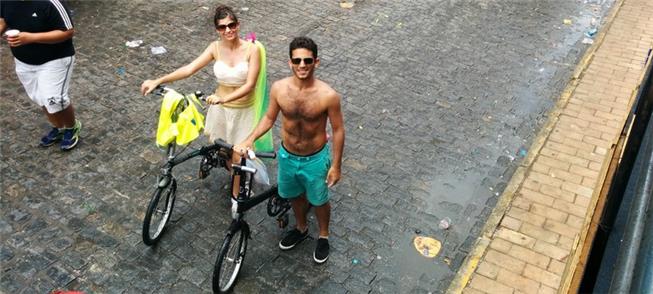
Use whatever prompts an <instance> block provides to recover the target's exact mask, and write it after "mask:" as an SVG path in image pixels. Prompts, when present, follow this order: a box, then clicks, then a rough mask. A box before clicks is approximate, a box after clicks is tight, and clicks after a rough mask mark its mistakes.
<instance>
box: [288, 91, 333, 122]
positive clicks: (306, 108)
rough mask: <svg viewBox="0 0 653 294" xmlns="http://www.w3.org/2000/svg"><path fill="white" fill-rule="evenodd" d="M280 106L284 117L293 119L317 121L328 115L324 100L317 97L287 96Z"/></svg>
mask: <svg viewBox="0 0 653 294" xmlns="http://www.w3.org/2000/svg"><path fill="white" fill-rule="evenodd" d="M279 106H280V107H281V112H283V114H284V116H286V117H288V118H293V119H304V120H316V119H319V118H320V117H322V116H324V115H325V114H326V109H325V107H324V106H323V103H322V99H321V98H319V97H318V96H317V95H308V96H299V95H298V96H295V97H293V96H291V95H286V98H285V99H283V101H280V103H279Z"/></svg>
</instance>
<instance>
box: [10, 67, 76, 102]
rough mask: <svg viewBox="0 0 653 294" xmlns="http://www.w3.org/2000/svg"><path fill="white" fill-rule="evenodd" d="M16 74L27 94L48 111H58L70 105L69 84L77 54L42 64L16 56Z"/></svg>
mask: <svg viewBox="0 0 653 294" xmlns="http://www.w3.org/2000/svg"><path fill="white" fill-rule="evenodd" d="M14 61H15V62H16V75H17V76H18V79H19V80H20V82H21V83H22V84H23V87H24V88H25V92H27V96H29V98H30V99H32V101H34V102H35V103H36V104H38V105H39V106H42V107H45V109H47V111H48V113H57V112H59V111H62V110H64V109H66V108H67V107H68V106H69V105H70V98H69V97H68V84H70V77H71V75H72V73H73V64H74V63H75V56H68V57H64V58H59V59H55V60H52V61H48V62H46V63H44V64H40V65H32V64H27V63H24V62H22V61H20V60H18V59H16V58H14Z"/></svg>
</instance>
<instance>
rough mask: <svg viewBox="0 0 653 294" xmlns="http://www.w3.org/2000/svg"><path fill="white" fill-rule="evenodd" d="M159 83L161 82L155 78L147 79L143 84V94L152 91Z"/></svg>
mask: <svg viewBox="0 0 653 294" xmlns="http://www.w3.org/2000/svg"><path fill="white" fill-rule="evenodd" d="M158 85H159V82H157V81H155V80H145V81H144V82H143V84H141V94H143V96H145V95H147V94H150V92H152V90H154V89H156V87H157V86H158Z"/></svg>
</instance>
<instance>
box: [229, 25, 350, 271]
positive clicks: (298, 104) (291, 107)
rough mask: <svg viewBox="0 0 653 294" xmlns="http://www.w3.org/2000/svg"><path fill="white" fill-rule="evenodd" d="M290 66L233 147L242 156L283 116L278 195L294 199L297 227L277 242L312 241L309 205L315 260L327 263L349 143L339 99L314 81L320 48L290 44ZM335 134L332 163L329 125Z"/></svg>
mask: <svg viewBox="0 0 653 294" xmlns="http://www.w3.org/2000/svg"><path fill="white" fill-rule="evenodd" d="M289 53H290V60H288V65H289V66H290V68H291V69H292V71H293V76H291V77H287V78H285V79H283V80H280V81H277V82H275V83H274V84H273V85H272V88H271V89H270V102H269V106H268V110H267V112H266V114H265V116H264V117H263V118H262V119H261V121H260V122H259V124H258V126H257V127H256V128H255V129H254V131H252V133H251V134H250V135H249V137H247V139H245V141H243V142H242V143H241V144H239V145H237V146H236V147H234V150H235V151H236V152H234V153H240V154H241V156H242V155H243V154H244V153H245V150H246V149H248V148H251V146H252V143H253V142H254V140H256V138H258V137H259V136H261V135H263V134H265V132H267V131H268V130H269V129H270V128H272V126H273V125H274V122H275V120H276V119H277V114H278V113H279V111H281V115H282V120H281V122H282V125H281V139H282V146H281V147H280V148H279V153H278V155H279V156H278V167H279V171H278V178H277V183H278V186H279V196H281V197H282V198H287V199H291V203H292V208H293V211H294V213H295V220H296V224H297V226H296V228H295V229H293V230H291V231H290V232H288V234H287V235H286V236H285V237H284V238H283V239H282V240H281V241H280V242H279V247H280V248H281V249H282V250H289V249H292V248H293V247H295V245H297V244H298V243H299V242H301V241H302V240H304V239H305V238H306V237H307V236H308V224H307V223H306V214H307V212H308V208H309V206H308V203H310V204H311V205H312V206H314V207H315V214H316V216H317V222H318V225H319V227H320V234H319V237H318V239H317V246H316V248H315V251H314V252H313V260H315V262H317V263H324V262H325V261H326V260H327V258H328V257H329V240H328V238H329V219H330V217H331V205H330V204H329V190H328V188H329V187H331V186H333V185H335V184H336V183H337V182H338V180H340V164H341V162H342V151H343V146H344V142H345V129H344V124H343V119H342V112H341V110H340V95H338V93H336V91H335V90H333V89H332V88H331V87H330V86H329V85H327V84H326V83H324V82H322V81H320V80H318V79H316V78H315V76H314V72H315V69H316V68H317V67H318V66H319V65H320V59H319V58H318V57H317V45H316V44H315V42H313V40H311V39H309V38H306V37H298V38H295V39H294V40H293V41H292V42H291V43H290V50H289ZM327 119H328V121H329V122H330V123H331V129H332V131H333V137H332V138H333V143H332V147H333V153H332V155H333V162H332V161H331V157H330V154H329V153H330V152H329V145H327V133H326V124H327Z"/></svg>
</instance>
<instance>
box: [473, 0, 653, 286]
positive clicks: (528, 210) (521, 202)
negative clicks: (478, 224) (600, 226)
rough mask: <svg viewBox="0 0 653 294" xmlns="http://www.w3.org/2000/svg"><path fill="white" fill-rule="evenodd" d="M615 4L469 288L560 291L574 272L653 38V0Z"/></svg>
mask: <svg viewBox="0 0 653 294" xmlns="http://www.w3.org/2000/svg"><path fill="white" fill-rule="evenodd" d="M615 9H619V10H618V11H617V14H616V16H615V18H614V20H613V23H612V25H611V26H610V27H609V30H608V31H607V33H606V35H605V37H604V39H603V42H602V43H600V44H598V46H599V47H598V48H597V50H596V51H595V52H594V56H593V58H592V59H591V61H590V63H589V65H588V66H587V68H586V70H585V71H584V73H583V74H582V75H581V77H580V80H579V81H578V84H577V87H576V88H575V89H574V91H573V94H572V95H571V97H570V98H569V100H568V103H567V104H566V105H564V106H563V108H562V110H561V111H560V115H559V117H557V122H555V123H554V126H553V129H552V131H551V132H550V133H549V134H548V138H546V141H545V142H544V144H543V146H542V148H541V149H540V151H539V154H538V155H537V156H536V157H535V160H534V161H533V163H532V165H531V166H530V168H529V170H528V172H527V175H526V177H525V178H524V179H523V182H522V183H521V185H520V186H519V188H518V189H517V192H516V193H515V195H514V199H513V200H512V203H511V205H510V206H509V208H508V209H507V211H506V214H505V215H504V217H503V219H502V220H501V222H500V224H499V226H498V227H497V229H496V231H495V232H494V235H493V237H492V240H491V241H490V244H489V247H488V248H487V250H486V253H485V255H484V256H483V258H482V259H481V261H480V262H479V264H478V267H477V268H476V271H475V273H474V274H473V275H472V277H471V280H470V283H469V284H468V285H467V287H466V288H465V289H464V290H463V292H464V293H520V292H523V293H556V292H557V291H558V290H559V289H561V287H562V285H563V283H564V279H565V277H567V275H568V274H567V273H568V272H573V264H572V262H570V261H571V260H572V258H571V257H572V256H573V254H574V252H573V250H574V248H580V247H582V246H581V245H580V244H576V243H577V242H578V240H579V238H580V236H581V233H582V231H583V228H584V226H585V225H586V220H587V219H589V218H586V216H588V215H589V216H591V213H592V212H593V208H594V203H595V199H594V198H595V197H596V196H595V195H596V194H597V193H596V192H597V190H598V189H599V188H600V187H599V186H600V183H601V182H602V181H600V179H601V177H602V176H603V175H604V172H603V170H604V168H603V167H604V166H605V165H607V163H608V161H609V159H610V152H609V150H610V149H611V148H612V145H613V144H615V143H616V140H617V139H618V136H619V134H620V132H621V129H622V128H623V125H624V123H625V119H626V117H627V115H628V111H629V109H630V104H631V102H632V101H631V100H632V97H634V96H633V91H635V90H637V86H638V85H639V83H640V79H641V77H642V74H643V72H644V71H645V66H644V62H645V58H646V54H647V52H648V49H649V47H650V46H651V44H652V42H653V30H652V29H653V17H652V15H653V2H651V1H649V0H625V1H624V2H623V3H622V6H621V7H615ZM568 267H569V269H567V268H568ZM562 289H564V288H562Z"/></svg>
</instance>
